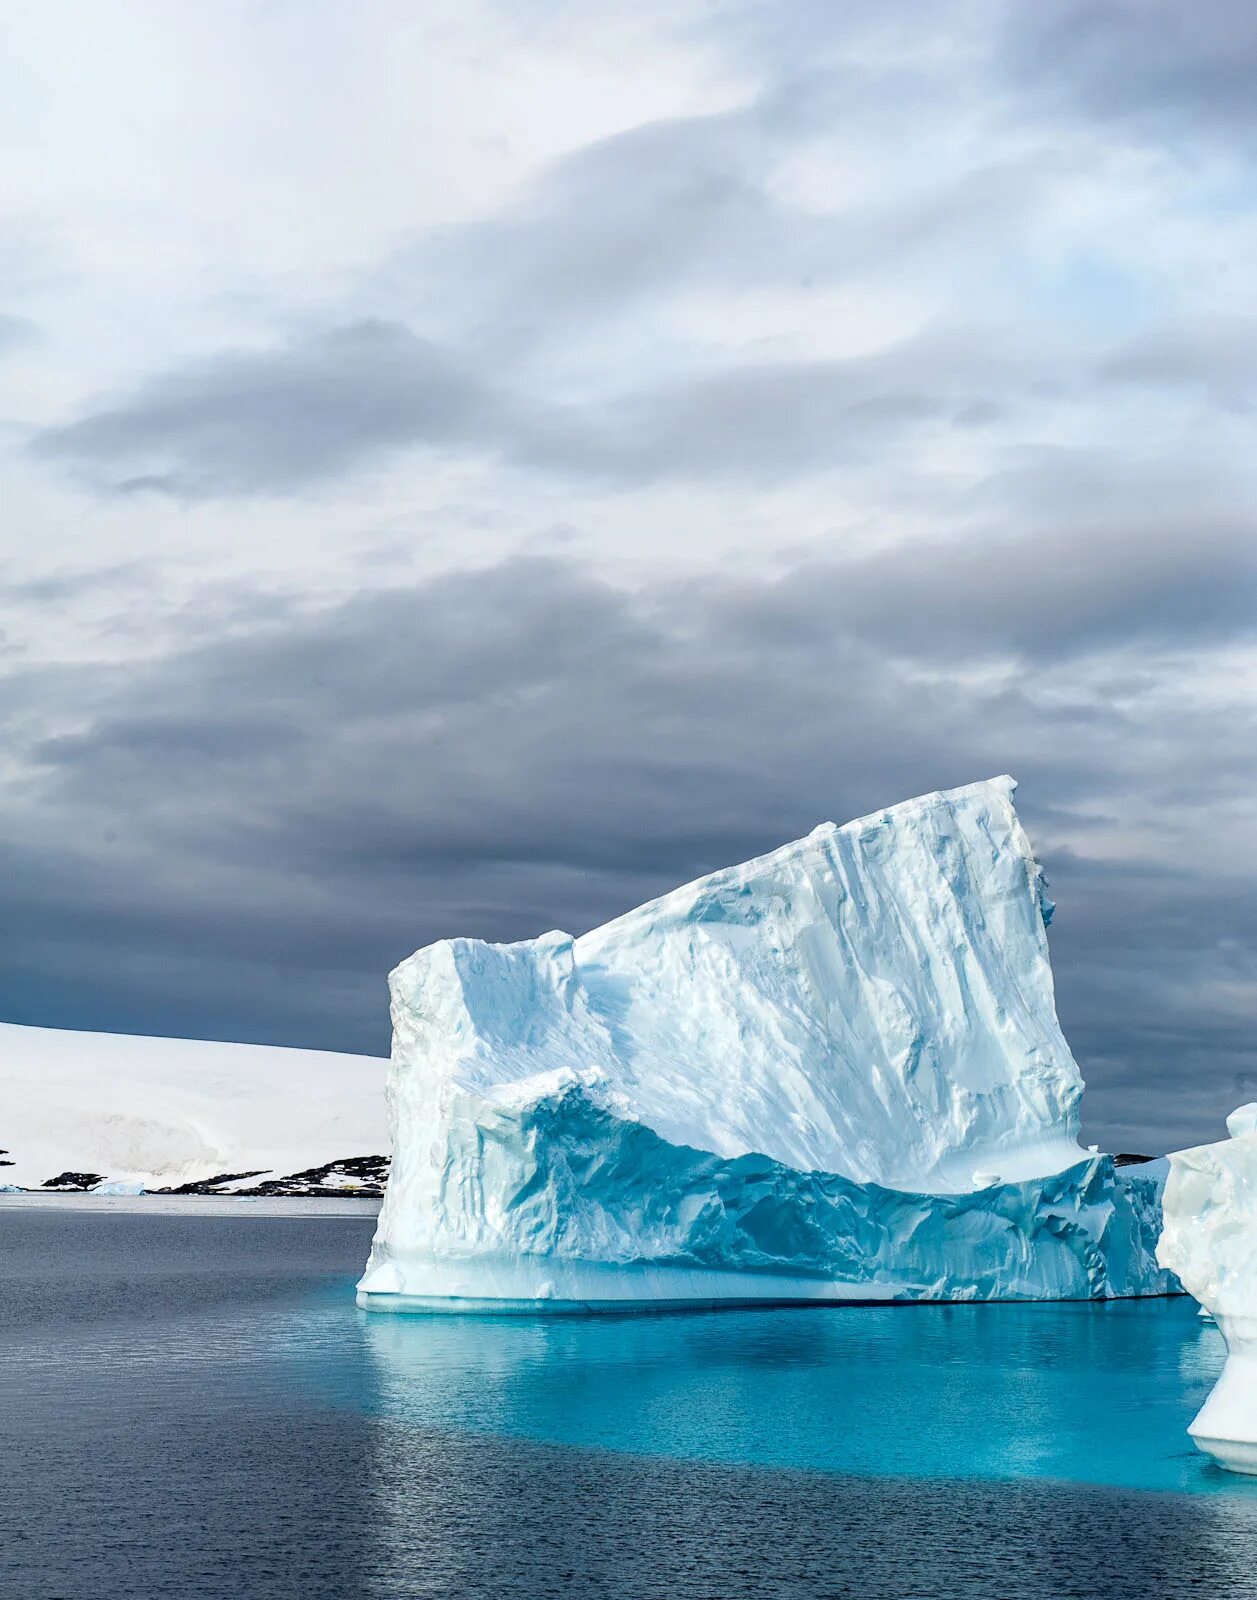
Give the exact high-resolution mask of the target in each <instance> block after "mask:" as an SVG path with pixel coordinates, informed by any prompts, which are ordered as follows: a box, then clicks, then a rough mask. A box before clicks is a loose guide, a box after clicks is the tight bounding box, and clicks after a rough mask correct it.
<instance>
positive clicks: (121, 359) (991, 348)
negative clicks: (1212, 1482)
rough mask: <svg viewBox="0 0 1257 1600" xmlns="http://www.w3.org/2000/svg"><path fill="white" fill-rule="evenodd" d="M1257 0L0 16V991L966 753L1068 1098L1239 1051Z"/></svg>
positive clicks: (1148, 1131)
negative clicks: (1006, 832)
mask: <svg viewBox="0 0 1257 1600" xmlns="http://www.w3.org/2000/svg"><path fill="white" fill-rule="evenodd" d="M1255 75H1257V12H1255V11H1254V10H1253V8H1252V7H1251V6H1250V5H1248V4H1247V3H1240V0H1202V3H1198V4H1195V5H1193V6H1191V7H1186V6H1183V5H1182V4H1181V3H1180V0H1102V3H1089V0H1036V3H1035V4H1034V5H1025V4H1021V3H1013V0H1008V3H994V0H972V3H970V0H930V3H929V4H925V3H918V0H899V3H898V4H896V5H893V6H889V7H885V6H868V5H862V4H854V3H849V0H727V3H725V0H712V3H699V0H668V3H667V4H660V3H655V0H639V3H637V4H635V5H633V6H627V7H621V6H602V5H593V4H589V3H575V0H572V3H568V0H530V4H528V5H527V6H518V5H511V4H503V3H492V0H456V3H450V4H446V3H445V0H419V3H415V0H359V3H357V4H355V5H352V6H348V5H344V4H341V3H336V4H331V3H323V0H301V3H300V4H297V3H296V0H220V3H218V4H216V5H214V6H212V7H188V6H184V5H179V4H176V3H175V0H129V3H128V5H127V6H126V7H124V8H122V10H121V11H119V10H118V8H102V7H100V6H97V5H94V4H91V3H89V0H42V3H41V4H40V5H39V6H26V5H14V6H9V7H8V8H6V10H5V12H4V15H3V17H2V18H0V193H3V195H4V197H5V205H4V208H3V215H2V216H0V396H2V399H0V455H2V457H3V460H2V463H0V473H2V474H3V478H2V481H3V483H4V486H5V487H4V496H3V514H2V520H0V724H2V737H0V862H2V863H3V867H2V876H3V906H4V915H3V917H0V1017H4V1018H5V1019H6V1020H10V1021H16V1022H29V1023H39V1024H47V1025H55V1026H59V1027H72V1028H92V1029H105V1030H111V1031H133V1032H143V1033H168V1034H175V1035H185V1036H191V1037H211V1038H230V1039H244V1040H255V1041H259V1042H274V1043H287V1044H294V1045H306V1046H315V1047H321V1048H327V1049H345V1050H362V1051H369V1052H375V1053H380V1054H383V1053H385V1052H386V1051H387V1047H388V1016H387V992H386V983H385V978H386V974H387V972H388V970H389V968H390V967H392V966H393V965H394V964H395V963H396V962H397V961H399V960H400V959H402V958H403V957H404V956H406V955H408V954H409V953H410V952H411V951H412V950H414V949H415V948H416V947H418V946H420V945H422V944H425V943H427V942H429V941H431V940H433V939H435V938H439V937H443V936H446V935H451V934H469V935H475V936H478V937H484V938H489V939H516V938H526V937H530V936H532V935H534V934H536V933H539V932H542V931H544V930H546V929H549V928H553V927H559V928H564V929H566V930H568V931H569V932H571V933H580V932H582V931H584V930H585V929H586V928H589V927H591V926H593V925H595V924H597V923H598V922H601V921H603V920H605V919H606V918H607V917H609V916H612V915H614V914H616V913H617V912H619V911H622V910H625V909H627V908H629V907H630V906H633V905H635V904H637V903H639V902H641V901H642V900H644V899H646V898H648V897H650V896H652V895H654V894H656V893H659V892H662V891H663V890H665V889H667V888H669V887H671V886H673V885H674V884H676V883H678V882H681V881H685V880H687V879H689V878H692V877H695V876H697V875H699V874H701V873H703V872H705V871H708V870H711V869H714V868H716V867H719V866H723V865H727V864H730V863H732V862H735V861H738V860H741V859H745V858H746V857H749V856H752V855H755V854H758V853H760V852H762V851H764V850H768V849H771V848H773V847H775V846H776V845H778V844H781V843H783V842H785V841H786V840H788V839H790V838H793V837H797V836H799V835H801V834H803V833H806V832H807V831H809V830H810V829H811V828H812V827H814V826H815V825H816V824H817V823H818V822H821V821H825V820H832V821H836V822H843V821H846V820H848V819H849V818H851V817H855V816H859V815H861V814H863V813H865V812H868V811H871V810H876V809H878V808H880V807H881V806H884V805H887V804H890V803H892V802H894V801H897V800H900V799H904V798H907V797H909V796H911V795H915V794H920V793H924V792H928V791H930V790H934V789H939V788H946V787H950V786H953V785H956V784H962V783H967V782H971V781H974V780H976V779H979V778H984V777H989V776H992V775H994V774H997V773H1001V772H1011V773H1012V774H1013V775H1014V776H1015V777H1016V778H1017V779H1018V781H1019V785H1020V787H1019V790H1018V796H1017V799H1018V806H1019V810H1020V812H1021V815H1022V818H1023V821H1024V823H1025V825H1026V827H1027V830H1028V831H1029V834H1030V837H1031V839H1032V841H1033V843H1034V846H1035V849H1036V852H1037V854H1038V856H1039V858H1040V860H1041V861H1042V862H1043V864H1044V866H1045V868H1046V870H1047V873H1048V876H1049V878H1050V880H1051V884H1052V892H1053V896H1054V898H1055V900H1056V902H1057V906H1058V910H1057V913H1056V917H1055V920H1054V922H1053V925H1052V931H1051V942H1052V956H1053V965H1054V968H1055V972H1056V985H1057V1002H1058V1009H1059V1012H1060V1016H1061V1020H1062V1024H1063V1026H1064V1028H1065V1032H1066V1034H1067V1036H1068V1038H1069V1040H1070V1043H1071V1046H1072V1048H1073V1050H1074V1053H1075V1055H1076V1056H1077V1058H1078V1061H1079V1063H1080V1066H1081V1068H1082V1071H1083V1074H1084V1076H1085V1078H1086V1080H1087V1083H1088V1092H1087V1096H1086V1099H1085V1101H1084V1120H1085V1127H1084V1135H1085V1137H1088V1138H1091V1139H1095V1140H1096V1141H1098V1142H1101V1143H1102V1144H1104V1145H1105V1146H1106V1147H1108V1148H1115V1149H1134V1150H1145V1151H1154V1152H1155V1151H1161V1150H1165V1149H1167V1148H1174V1147H1176V1146H1179V1145H1183V1144H1186V1143H1191V1142H1196V1141H1199V1140H1204V1139H1212V1138H1216V1137H1218V1136H1219V1135H1220V1133H1221V1131H1222V1120H1223V1118H1224V1116H1225V1114H1226V1113H1227V1112H1228V1111H1229V1110H1230V1109H1231V1108H1232V1107H1233V1106H1234V1105H1236V1104H1238V1103H1240V1102H1241V1101H1243V1100H1246V1099H1249V1098H1255V1097H1257V1046H1255V1045H1254V1042H1253V1035H1254V1021H1255V1018H1257V1003H1255V1002H1257V801H1255V799H1254V781H1253V780H1254V766H1255V752H1257V737H1255V735H1257V728H1255V727H1254V723H1255V721H1257V717H1255V711H1257V541H1255V540H1254V521H1255V519H1254V512H1255V509H1257V451H1254V449H1253V442H1252V441H1253V407H1254V403H1255V401H1257V305H1255V304H1254V299H1253V292H1252V285H1253V284H1254V282H1257V179H1255V178H1254V173H1255V172H1257V163H1255V157H1257V97H1254V96H1253V94H1252V83H1253V81H1254V76H1255Z"/></svg>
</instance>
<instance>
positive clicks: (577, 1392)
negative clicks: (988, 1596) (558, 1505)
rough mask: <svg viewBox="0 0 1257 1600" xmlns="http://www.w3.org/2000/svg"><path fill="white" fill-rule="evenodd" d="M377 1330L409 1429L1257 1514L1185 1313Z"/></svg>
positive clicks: (532, 1323)
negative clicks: (1205, 1407)
mask: <svg viewBox="0 0 1257 1600" xmlns="http://www.w3.org/2000/svg"><path fill="white" fill-rule="evenodd" d="M362 1316H363V1320H364V1324H365V1340H366V1350H367V1352H368V1354H369V1357H370V1359H371V1361H372V1363H373V1365H374V1367H375V1369H376V1371H375V1383H374V1384H373V1385H372V1386H371V1392H372V1394H373V1397H374V1398H373V1404H374V1405H375V1406H377V1407H378V1408H379V1409H380V1410H381V1412H382V1413H383V1414H384V1415H386V1416H388V1417H390V1418H392V1419H394V1420H395V1421H398V1422H402V1423H407V1424H411V1425H418V1426H423V1427H429V1428H432V1427H437V1428H444V1429H457V1430H463V1431H473V1432H477V1433H489V1434H498V1435H507V1436H510V1437H515V1438H527V1439H534V1440H540V1441H545V1442H547V1443H552V1444H564V1445H578V1446H586V1447H594V1448H598V1449H603V1450H617V1451H630V1452H633V1453H636V1454H642V1455H663V1456H673V1457H687V1458H691V1459H694V1460H702V1461H719V1462H729V1463H739V1464H753V1465H757V1466H768V1467H785V1468H793V1469H803V1470H807V1471H816V1472H834V1473H847V1474H860V1475H876V1476H911V1477H938V1478H954V1477H962V1478H982V1479H1003V1480H1008V1479H1018V1478H1053V1479H1064V1480H1070V1481H1072V1482H1075V1483H1092V1484H1106V1485H1111V1486H1121V1487H1127V1488H1138V1489H1157V1490H1178V1491H1188V1492H1194V1493H1206V1494H1217V1493H1231V1494H1249V1495H1254V1496H1257V1480H1254V1481H1251V1482H1250V1481H1248V1480H1244V1479H1239V1478H1236V1477H1235V1476H1234V1475H1231V1474H1227V1473H1223V1472H1221V1471H1220V1470H1218V1469H1217V1468H1216V1467H1213V1466H1212V1465H1210V1463H1209V1462H1208V1461H1207V1460H1206V1459H1205V1458H1204V1457H1203V1456H1202V1455H1200V1453H1199V1452H1198V1451H1197V1450H1196V1449H1195V1447H1194V1446H1193V1445H1192V1443H1191V1441H1190V1439H1189V1438H1188V1437H1187V1435H1186V1433H1185V1431H1184V1430H1185V1429H1186V1427H1187V1424H1188V1422H1189V1421H1190V1420H1191V1418H1192V1417H1193V1416H1194V1415H1195V1413H1196V1411H1197V1410H1198V1409H1199V1407H1200V1405H1201V1404H1202V1403H1203V1401H1204V1398H1205V1396H1206V1394H1207V1393H1208V1391H1209V1389H1210V1387H1211V1386H1212V1384H1213V1382H1214V1380H1215V1378H1216V1377H1217V1375H1218V1373H1219V1372H1220V1371H1221V1368H1222V1361H1223V1355H1224V1350H1223V1344H1222V1338H1221V1335H1220V1334H1219V1333H1218V1331H1217V1329H1216V1328H1214V1327H1212V1326H1211V1325H1208V1324H1205V1323H1202V1322H1201V1321H1200V1320H1199V1318H1198V1317H1197V1315H1196V1306H1195V1303H1194V1302H1193V1301H1189V1300H1187V1299H1183V1298H1180V1299H1173V1300H1144V1301H1119V1302H1115V1303H1111V1304H1108V1305H1079V1304H1064V1305H1063V1304H1034V1305H998V1306H989V1305H986V1306H895V1307H886V1308H881V1307H869V1306H860V1307H852V1308H849V1309H825V1310H814V1309H806V1310H798V1311H795V1310H774V1311H749V1312H716V1313H705V1314H704V1313H686V1314H676V1315H648V1316H634V1317H622V1316H617V1317H610V1316H604V1317H589V1318H538V1319H536V1320H530V1319H526V1318H519V1319H502V1318H491V1317H485V1318H474V1317H468V1318H452V1317H388V1316H377V1315H370V1314H366V1313H363V1314H362Z"/></svg>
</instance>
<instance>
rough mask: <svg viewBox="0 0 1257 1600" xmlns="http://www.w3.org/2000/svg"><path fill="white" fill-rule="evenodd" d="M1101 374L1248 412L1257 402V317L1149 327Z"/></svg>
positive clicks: (1198, 319) (1115, 355)
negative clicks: (1189, 393) (1186, 392)
mask: <svg viewBox="0 0 1257 1600" xmlns="http://www.w3.org/2000/svg"><path fill="white" fill-rule="evenodd" d="M1101 376H1102V377H1104V378H1106V379H1108V380H1110V381H1113V382H1117V383H1129V384H1139V385H1144V386H1146V387H1150V388H1157V387H1160V388H1165V389H1184V390H1191V391H1194V392H1196V393H1197V394H1198V395H1200V396H1201V398H1203V399H1204V400H1206V401H1208V402H1210V403H1211V404H1212V405H1214V406H1216V407H1218V408H1220V409H1221V410H1224V411H1234V412H1247V411H1249V410H1250V409H1251V408H1252V405H1253V402H1254V400H1255V399H1257V318H1254V317H1219V316H1212V317H1196V318H1192V319H1187V318H1184V319H1180V320H1178V321H1176V322H1173V323H1169V324H1162V325H1159V326H1155V327H1152V328H1150V329H1148V330H1147V331H1146V332H1144V333H1142V334H1140V335H1139V336H1138V337H1137V338H1135V339H1131V340H1129V341H1128V342H1127V343H1126V344H1125V345H1124V346H1123V347H1122V348H1121V349H1119V350H1117V351H1115V352H1114V353H1113V355H1112V356H1110V357H1109V359H1108V360H1107V361H1106V362H1105V363H1104V365H1103V366H1102V368H1101Z"/></svg>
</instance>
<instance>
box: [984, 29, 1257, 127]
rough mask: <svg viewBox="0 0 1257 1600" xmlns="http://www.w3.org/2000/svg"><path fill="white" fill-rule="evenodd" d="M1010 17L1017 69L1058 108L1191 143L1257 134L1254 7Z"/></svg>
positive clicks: (1012, 52)
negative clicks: (1074, 108) (1066, 104)
mask: <svg viewBox="0 0 1257 1600" xmlns="http://www.w3.org/2000/svg"><path fill="white" fill-rule="evenodd" d="M1006 17H1007V21H1008V27H1009V34H1008V46H1009V55H1008V60H1009V63H1010V65H1012V66H1013V67H1014V69H1015V70H1016V71H1017V72H1018V73H1019V75H1020V76H1021V77H1022V78H1023V79H1024V80H1027V81H1029V82H1032V83H1033V84H1035V85H1036V87H1037V88H1038V89H1040V90H1041V91H1042V92H1043V93H1044V94H1045V95H1047V96H1048V97H1050V98H1051V99H1052V100H1053V101H1055V102H1056V103H1058V104H1060V103H1061V102H1063V101H1067V100H1071V101H1072V102H1073V103H1074V104H1075V105H1078V106H1081V107H1082V108H1083V109H1085V110H1086V111H1087V112H1088V113H1089V114H1090V115H1091V116H1093V117H1095V118H1097V119H1099V120H1101V121H1105V122H1118V123H1121V122H1125V123H1128V124H1130V125H1132V126H1134V127H1137V128H1141V129H1144V130H1147V131H1151V132H1155V133H1157V134H1160V135H1166V134H1173V136H1174V137H1175V138H1176V139H1181V138H1186V139H1187V140H1188V141H1193V140H1197V139H1199V138H1201V137H1202V136H1208V137H1219V136H1220V137H1221V138H1223V139H1224V140H1226V141H1227V142H1233V141H1236V140H1238V141H1242V142H1245V143H1246V142H1247V141H1248V140H1249V139H1251V137H1252V135H1253V133H1254V132H1257V107H1255V106H1254V102H1253V95H1252V82H1253V76H1254V74H1255V73H1257V18H1255V16H1254V13H1253V9H1252V7H1251V6H1250V5H1247V4H1246V3H1245V0H1203V3H1201V4H1197V5H1193V6H1191V7H1185V6H1183V5H1180V4H1178V3H1177V0H1044V3H1039V4H1035V5H1028V6H1022V5H1013V6H1010V7H1008V8H1007V11H1006Z"/></svg>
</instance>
